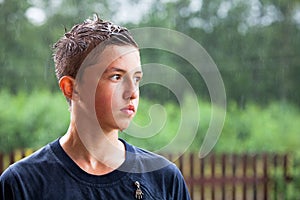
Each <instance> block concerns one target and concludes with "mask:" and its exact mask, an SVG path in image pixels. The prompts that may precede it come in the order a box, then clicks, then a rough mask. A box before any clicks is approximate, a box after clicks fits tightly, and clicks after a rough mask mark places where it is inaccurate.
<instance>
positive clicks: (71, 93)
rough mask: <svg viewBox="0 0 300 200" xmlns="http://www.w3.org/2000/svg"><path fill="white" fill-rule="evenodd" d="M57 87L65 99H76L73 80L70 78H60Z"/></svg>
mask: <svg viewBox="0 0 300 200" xmlns="http://www.w3.org/2000/svg"><path fill="white" fill-rule="evenodd" d="M59 87H60V89H61V91H62V92H63V93H64V95H65V97H66V98H67V99H69V100H71V99H73V100H74V99H75V98H76V95H77V92H76V88H75V80H74V79H73V78H72V77H70V76H63V77H61V79H60V80H59Z"/></svg>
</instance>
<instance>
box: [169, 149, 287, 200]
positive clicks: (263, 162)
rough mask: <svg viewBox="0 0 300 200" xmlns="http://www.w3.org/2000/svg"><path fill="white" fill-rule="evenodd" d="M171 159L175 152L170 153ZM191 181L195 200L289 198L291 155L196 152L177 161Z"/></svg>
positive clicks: (188, 182) (189, 184)
mask: <svg viewBox="0 0 300 200" xmlns="http://www.w3.org/2000/svg"><path fill="white" fill-rule="evenodd" d="M168 157H169V159H170V160H172V157H173V156H172V155H169V156H168ZM175 163H176V165H177V166H178V167H179V169H180V170H181V171H182V173H183V175H184V177H185V180H186V182H187V184H188V187H189V190H190V194H191V196H192V199H193V200H198V199H199V200H204V199H205V200H215V199H217V200H227V199H228V200H229V199H230V200H240V199H243V200H248V199H249V200H250V199H251V200H269V199H272V200H273V199H275V200H276V199H286V198H285V189H286V186H287V184H288V183H289V182H290V181H291V176H290V173H291V167H292V164H291V161H290V158H289V156H288V155H277V154H255V155H249V154H244V155H227V154H223V155H214V154H213V155H210V156H207V157H205V158H203V159H199V157H198V156H197V155H195V154H188V155H183V156H181V157H179V159H177V160H176V161H175Z"/></svg>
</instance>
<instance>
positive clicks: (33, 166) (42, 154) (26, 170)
mask: <svg viewBox="0 0 300 200" xmlns="http://www.w3.org/2000/svg"><path fill="white" fill-rule="evenodd" d="M52 161H53V153H52V151H51V148H50V145H49V144H48V145H46V146H44V147H42V148H41V149H39V150H37V151H35V152H34V153H33V154H31V155H30V156H28V157H26V158H23V159H21V160H19V161H18V162H16V163H14V164H12V165H10V166H9V167H8V168H7V169H6V170H5V171H4V172H3V173H2V174H1V179H0V180H1V181H3V180H4V179H11V178H13V177H14V178H21V177H27V176H30V174H32V173H33V172H36V171H41V173H42V172H43V171H45V170H49V169H43V166H47V165H44V164H45V163H51V162H52Z"/></svg>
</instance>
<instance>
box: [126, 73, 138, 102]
mask: <svg viewBox="0 0 300 200" xmlns="http://www.w3.org/2000/svg"><path fill="white" fill-rule="evenodd" d="M125 82H126V83H125V84H124V85H125V86H124V93H123V98H124V99H126V100H132V99H136V98H138V97H139V86H138V84H137V83H136V82H135V81H134V80H132V79H130V78H127V79H126V81H125Z"/></svg>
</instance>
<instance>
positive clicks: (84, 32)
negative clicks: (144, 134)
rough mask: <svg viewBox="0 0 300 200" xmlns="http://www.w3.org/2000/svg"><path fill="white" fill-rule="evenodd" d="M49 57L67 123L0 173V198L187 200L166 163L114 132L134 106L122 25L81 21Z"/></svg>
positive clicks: (133, 57)
mask: <svg viewBox="0 0 300 200" xmlns="http://www.w3.org/2000/svg"><path fill="white" fill-rule="evenodd" d="M54 62H55V71H56V75H57V78H58V81H59V87H60V89H61V91H62V93H63V94H64V96H65V97H66V99H67V101H68V103H69V110H70V125H69V128H68V130H67V132H66V134H65V135H64V136H62V137H61V138H58V139H57V140H55V141H53V142H51V143H50V144H48V145H46V146H45V147H43V148H41V149H40V150H39V151H37V152H35V153H34V154H32V155H31V156H29V157H27V158H25V159H23V160H21V161H19V162H17V163H15V164H13V165H11V166H10V167H9V168H8V169H7V170H6V171H5V172H4V173H3V174H2V175H1V177H0V197H1V199H3V200H12V199H28V200H32V199H64V200H68V199H72V200H75V199H95V200H96V199H122V200H123V199H153V200H159V199H173V200H174V199H178V200H185V199H190V196H189V193H188V190H187V187H186V184H185V182H184V179H183V176H182V174H181V173H180V171H179V170H178V168H177V167H176V166H175V165H174V164H173V163H171V162H169V161H168V160H166V159H165V158H163V157H161V156H159V155H156V154H154V153H151V152H148V151H146V150H143V149H140V148H138V147H135V146H133V145H130V144H128V143H127V142H126V141H124V140H122V139H119V138H118V134H119V132H120V130H124V129H126V128H127V127H128V126H129V124H130V122H131V120H132V118H133V117H134V116H135V114H136V112H137V108H138V102H139V82H140V80H141V79H142V76H143V72H142V68H141V63H140V55H139V49H138V45H137V44H136V42H135V41H134V39H133V38H132V36H131V35H130V33H129V32H128V30H126V28H123V27H120V26H117V25H114V24H112V23H111V22H108V21H103V20H101V19H99V18H98V17H95V18H94V19H88V20H86V21H85V22H83V23H80V24H77V25H75V26H74V27H73V28H72V29H71V30H70V31H69V32H67V33H65V34H64V36H63V37H62V38H60V39H59V40H58V42H56V43H55V44H54ZM45 115H47V113H45ZM53 120H55V119H53ZM58 123H59V122H58Z"/></svg>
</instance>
